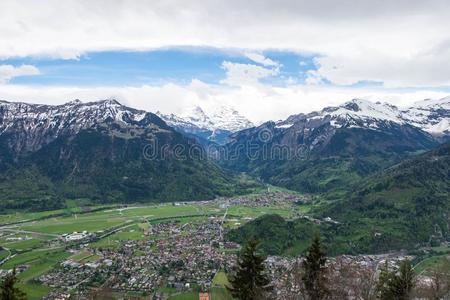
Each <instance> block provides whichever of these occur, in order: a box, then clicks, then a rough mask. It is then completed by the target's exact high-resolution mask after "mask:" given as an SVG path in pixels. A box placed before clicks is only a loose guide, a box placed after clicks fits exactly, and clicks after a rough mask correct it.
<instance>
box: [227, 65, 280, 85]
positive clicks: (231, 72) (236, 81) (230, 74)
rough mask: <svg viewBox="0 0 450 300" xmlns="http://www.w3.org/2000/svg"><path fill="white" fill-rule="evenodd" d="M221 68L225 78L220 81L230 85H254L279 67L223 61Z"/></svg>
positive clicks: (274, 73)
mask: <svg viewBox="0 0 450 300" xmlns="http://www.w3.org/2000/svg"><path fill="white" fill-rule="evenodd" d="M222 68H223V69H224V70H225V74H226V78H225V79H224V80H222V81H221V83H224V84H227V85H230V86H242V85H255V84H258V83H259V80H260V79H262V78H266V77H269V76H275V75H278V73H279V68H278V67H276V68H265V67H261V66H258V65H253V64H240V63H232V62H229V61H224V62H223V63H222Z"/></svg>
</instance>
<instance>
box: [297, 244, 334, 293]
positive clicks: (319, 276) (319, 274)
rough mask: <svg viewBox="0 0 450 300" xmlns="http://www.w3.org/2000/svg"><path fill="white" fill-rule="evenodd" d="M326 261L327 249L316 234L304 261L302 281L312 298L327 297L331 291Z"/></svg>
mask: <svg viewBox="0 0 450 300" xmlns="http://www.w3.org/2000/svg"><path fill="white" fill-rule="evenodd" d="M326 261H327V258H326V256H325V251H324V250H323V249H322V244H321V242H320V236H319V235H316V236H315V237H314V239H313V241H312V243H311V246H310V247H309V249H308V253H307V255H306V259H305V261H304V262H303V269H304V273H303V276H302V281H303V283H304V285H305V290H306V293H307V295H308V296H309V299H311V300H321V299H326V298H327V297H328V295H329V293H330V292H329V290H328V287H327V286H328V282H327V276H326V275H327V274H326V273H327V268H326V266H325V263H326Z"/></svg>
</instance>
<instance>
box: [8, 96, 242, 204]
mask: <svg viewBox="0 0 450 300" xmlns="http://www.w3.org/2000/svg"><path fill="white" fill-rule="evenodd" d="M192 145H194V146H195V145H197V144H196V143H195V141H194V140H193V139H191V138H187V137H186V136H184V135H183V134H180V133H179V132H177V131H176V130H175V129H173V128H172V127H169V126H168V125H167V124H166V123H165V122H164V121H163V120H162V119H161V118H159V117H158V116H157V115H155V114H152V113H149V112H145V111H142V110H136V109H133V108H129V107H126V106H124V105H121V104H120V103H119V102H117V101H115V100H104V101H98V102H91V103H81V102H80V101H72V102H69V103H66V104H63V105H39V104H26V103H11V102H6V101H2V102H0V182H1V187H0V194H1V195H2V198H1V199H2V201H0V210H1V209H2V208H3V209H5V208H6V209H11V208H24V207H27V208H28V207H33V209H35V208H39V209H48V208H52V209H56V208H63V207H64V206H65V199H79V198H86V199H92V201H102V202H104V201H110V202H119V201H120V202H126V201H132V202H136V201H149V200H151V201H155V200H159V201H168V200H170V201H181V200H183V201H186V200H189V199H192V200H194V199H195V200H198V199H210V198H213V197H215V196H216V195H223V194H222V191H228V190H229V188H230V187H231V186H230V185H229V183H228V182H230V180H234V179H233V178H234V177H233V176H231V175H228V174H225V173H223V172H222V171H221V170H220V169H219V167H218V166H216V165H215V164H214V163H212V162H210V161H209V160H205V159H203V158H202V157H198V156H194V155H189V154H190V152H189V150H190V149H191V148H190V147H191V146H192ZM180 146H181V147H180ZM179 157H184V159H179Z"/></svg>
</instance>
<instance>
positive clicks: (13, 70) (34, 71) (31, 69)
mask: <svg viewBox="0 0 450 300" xmlns="http://www.w3.org/2000/svg"><path fill="white" fill-rule="evenodd" d="M39 74H40V72H39V69H38V68H36V67H35V66H32V65H21V66H20V67H15V66H13V65H0V83H7V82H8V81H10V80H11V79H12V78H14V77H19V76H30V75H39Z"/></svg>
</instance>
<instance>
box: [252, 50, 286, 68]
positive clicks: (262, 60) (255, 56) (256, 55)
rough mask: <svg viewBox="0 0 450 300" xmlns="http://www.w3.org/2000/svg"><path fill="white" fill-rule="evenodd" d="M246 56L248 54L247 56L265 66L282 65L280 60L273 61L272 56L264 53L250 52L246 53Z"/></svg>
mask: <svg viewBox="0 0 450 300" xmlns="http://www.w3.org/2000/svg"><path fill="white" fill-rule="evenodd" d="M245 56H247V58H249V59H251V60H253V61H254V62H256V63H258V64H261V65H263V66H266V67H278V66H279V65H280V64H279V63H278V62H276V61H273V60H271V59H270V58H267V57H265V56H264V55H262V54H259V53H255V52H250V53H246V54H245Z"/></svg>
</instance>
